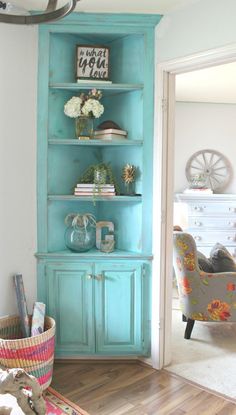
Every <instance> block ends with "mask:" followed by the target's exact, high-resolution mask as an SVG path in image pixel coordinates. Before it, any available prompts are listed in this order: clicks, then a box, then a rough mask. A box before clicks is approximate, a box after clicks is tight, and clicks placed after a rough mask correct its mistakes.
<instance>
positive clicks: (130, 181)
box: [121, 164, 136, 196]
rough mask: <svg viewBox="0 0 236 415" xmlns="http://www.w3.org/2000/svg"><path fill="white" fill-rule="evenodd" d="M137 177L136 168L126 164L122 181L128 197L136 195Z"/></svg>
mask: <svg viewBox="0 0 236 415" xmlns="http://www.w3.org/2000/svg"><path fill="white" fill-rule="evenodd" d="M135 177H136V167H135V166H133V165H132V164H126V165H125V166H124V167H123V169H122V177H121V178H122V180H123V182H124V185H125V194H126V195H130V196H132V195H134V194H135V191H134V183H135Z"/></svg>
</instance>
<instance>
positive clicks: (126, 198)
mask: <svg viewBox="0 0 236 415" xmlns="http://www.w3.org/2000/svg"><path fill="white" fill-rule="evenodd" d="M48 200H51V201H62V202H63V201H69V202H141V201H142V196H96V197H95V198H94V197H93V196H74V195H48Z"/></svg>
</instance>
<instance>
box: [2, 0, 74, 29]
mask: <svg viewBox="0 0 236 415" xmlns="http://www.w3.org/2000/svg"><path fill="white" fill-rule="evenodd" d="M77 1H80V0H69V1H68V3H66V4H64V5H62V6H61V7H60V8H59V9H57V8H56V7H57V2H56V1H55V0H49V1H48V4H47V8H46V10H44V11H40V13H34V14H31V12H30V11H28V10H26V9H25V8H24V7H21V6H18V5H15V4H14V3H11V2H5V1H0V22H1V23H12V24H26V25H28V24H30V25H31V24H39V23H45V22H50V21H53V20H59V19H62V17H65V16H67V15H68V14H70V13H71V12H72V11H73V10H74V8H75V6H76V3H77ZM34 8H35V6H34V5H33V2H32V8H31V10H32V9H34Z"/></svg>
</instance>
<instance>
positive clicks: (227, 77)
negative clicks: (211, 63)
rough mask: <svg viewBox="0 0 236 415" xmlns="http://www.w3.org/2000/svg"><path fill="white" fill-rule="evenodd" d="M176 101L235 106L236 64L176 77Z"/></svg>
mask: <svg viewBox="0 0 236 415" xmlns="http://www.w3.org/2000/svg"><path fill="white" fill-rule="evenodd" d="M176 100H177V101H185V102H214V103H228V104H236V62H234V63H228V64H226V65H220V66H215V67H212V68H207V69H201V70H198V71H194V72H188V73H185V74H181V75H177V76H176Z"/></svg>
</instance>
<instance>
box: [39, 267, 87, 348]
mask: <svg viewBox="0 0 236 415" xmlns="http://www.w3.org/2000/svg"><path fill="white" fill-rule="evenodd" d="M92 274H93V267H92V265H90V264H83V263H80V264H79V265H77V264H48V265H47V266H46V277H47V288H48V290H47V307H48V311H49V314H50V315H51V316H52V317H54V318H55V320H56V322H57V330H56V350H57V352H58V353H59V354H60V353H65V354H66V353H71V354H72V355H73V354H75V353H92V352H94V350H95V342H94V313H93V280H92V279H88V276H89V275H92Z"/></svg>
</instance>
